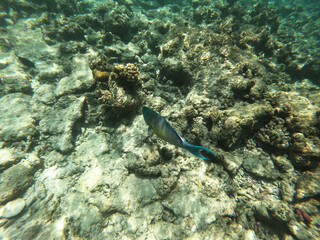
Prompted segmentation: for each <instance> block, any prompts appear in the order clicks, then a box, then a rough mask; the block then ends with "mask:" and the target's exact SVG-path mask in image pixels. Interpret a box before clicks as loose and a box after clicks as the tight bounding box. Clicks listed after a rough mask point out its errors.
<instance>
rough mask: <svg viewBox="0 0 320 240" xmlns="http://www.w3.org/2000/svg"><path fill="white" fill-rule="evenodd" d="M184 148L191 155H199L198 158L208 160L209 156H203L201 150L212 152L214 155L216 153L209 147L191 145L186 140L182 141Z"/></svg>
mask: <svg viewBox="0 0 320 240" xmlns="http://www.w3.org/2000/svg"><path fill="white" fill-rule="evenodd" d="M183 148H184V149H186V150H188V151H189V152H191V153H192V154H193V155H195V156H197V157H199V158H202V159H204V160H210V159H209V158H207V157H205V156H203V155H202V153H201V151H206V152H209V153H211V154H213V156H214V157H216V156H217V154H216V153H214V152H213V151H211V150H210V149H208V148H205V147H202V146H195V145H192V144H190V143H188V142H186V141H185V142H184V146H183Z"/></svg>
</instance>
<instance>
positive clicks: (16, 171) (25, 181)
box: [0, 163, 35, 204]
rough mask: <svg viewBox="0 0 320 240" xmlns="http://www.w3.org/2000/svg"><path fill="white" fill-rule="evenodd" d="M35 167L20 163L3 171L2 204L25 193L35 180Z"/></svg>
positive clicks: (0, 200) (1, 182) (0, 182)
mask: <svg viewBox="0 0 320 240" xmlns="http://www.w3.org/2000/svg"><path fill="white" fill-rule="evenodd" d="M34 171H35V169H34V168H33V167H31V166H29V165H26V164H24V163H19V164H17V165H15V166H12V167H11V168H8V169H6V170H5V171H3V172H2V173H1V177H0V178H1V181H0V204H2V203H5V202H7V201H10V200H11V199H14V198H16V197H19V196H20V195H21V194H23V193H24V192H25V191H26V190H27V189H28V188H29V187H30V186H31V185H32V184H33V182H34V178H33V173H34Z"/></svg>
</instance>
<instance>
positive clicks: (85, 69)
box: [55, 57, 95, 96]
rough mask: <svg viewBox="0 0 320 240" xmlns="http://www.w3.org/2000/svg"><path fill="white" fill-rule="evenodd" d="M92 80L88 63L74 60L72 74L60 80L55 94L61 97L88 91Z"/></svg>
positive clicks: (77, 59) (79, 59) (82, 60)
mask: <svg viewBox="0 0 320 240" xmlns="http://www.w3.org/2000/svg"><path fill="white" fill-rule="evenodd" d="M94 82H95V81H94V78H93V77H92V74H91V71H90V68H89V63H88V61H87V60H86V59H85V58H84V59H81V58H79V57H78V58H76V59H74V70H73V72H72V73H71V74H70V75H69V76H67V77H64V78H62V79H61V80H60V82H59V84H58V86H57V88H56V90H55V94H56V95H57V96H62V95H66V94H71V93H77V92H84V91H87V90H88V89H90V88H91V87H92V86H93V84H94Z"/></svg>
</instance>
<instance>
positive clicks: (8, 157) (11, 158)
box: [0, 148, 17, 171]
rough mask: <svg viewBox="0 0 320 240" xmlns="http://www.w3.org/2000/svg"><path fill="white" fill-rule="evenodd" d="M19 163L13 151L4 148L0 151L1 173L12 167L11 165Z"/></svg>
mask: <svg viewBox="0 0 320 240" xmlns="http://www.w3.org/2000/svg"><path fill="white" fill-rule="evenodd" d="M16 161H17V157H16V156H15V154H14V151H13V149H10V148H3V149H0V171H2V170H3V169H5V168H7V167H9V166H10V164H12V163H14V162H16Z"/></svg>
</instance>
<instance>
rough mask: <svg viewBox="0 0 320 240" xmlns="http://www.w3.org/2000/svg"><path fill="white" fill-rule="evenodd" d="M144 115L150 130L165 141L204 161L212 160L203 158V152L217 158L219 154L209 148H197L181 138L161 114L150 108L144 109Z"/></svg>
mask: <svg viewBox="0 0 320 240" xmlns="http://www.w3.org/2000/svg"><path fill="white" fill-rule="evenodd" d="M142 114H143V118H144V120H145V122H146V123H147V125H148V126H149V128H150V129H151V130H152V131H153V132H154V133H155V134H156V135H157V136H158V137H159V138H161V139H163V140H164V141H166V142H168V143H171V144H173V145H175V146H177V147H181V148H184V149H186V150H188V151H189V152H191V153H192V154H193V155H195V156H197V157H199V158H202V159H204V160H210V159H209V158H206V157H204V156H202V154H201V151H207V152H209V153H212V154H213V155H214V156H215V157H216V156H217V154H215V153H214V152H213V151H211V150H210V149H208V148H205V147H202V146H195V145H192V144H190V143H188V142H187V141H186V140H185V139H184V138H183V137H181V136H180V135H179V134H178V133H177V132H176V130H174V128H173V127H172V126H171V125H170V124H169V123H168V122H167V121H166V120H165V118H164V117H162V116H161V115H160V114H159V113H157V112H155V111H153V110H152V109H150V108H148V107H143V108H142Z"/></svg>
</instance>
